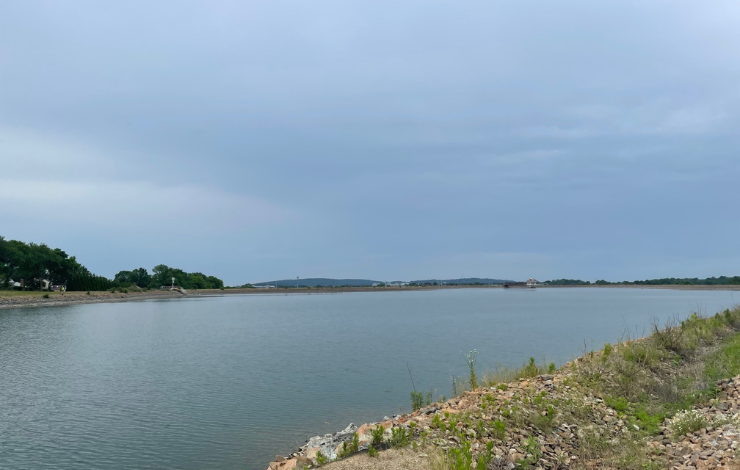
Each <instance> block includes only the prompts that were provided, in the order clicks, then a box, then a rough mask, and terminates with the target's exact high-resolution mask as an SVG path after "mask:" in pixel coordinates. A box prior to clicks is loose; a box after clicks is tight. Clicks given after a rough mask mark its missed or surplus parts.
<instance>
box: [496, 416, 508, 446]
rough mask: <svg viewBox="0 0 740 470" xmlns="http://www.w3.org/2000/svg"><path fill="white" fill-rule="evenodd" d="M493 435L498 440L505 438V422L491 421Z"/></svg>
mask: <svg viewBox="0 0 740 470" xmlns="http://www.w3.org/2000/svg"><path fill="white" fill-rule="evenodd" d="M493 435H494V437H495V438H496V439H498V440H499V441H503V440H504V439H505V438H506V423H505V422H503V421H500V420H498V419H497V420H495V421H494V422H493Z"/></svg>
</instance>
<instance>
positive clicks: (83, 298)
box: [0, 290, 185, 309]
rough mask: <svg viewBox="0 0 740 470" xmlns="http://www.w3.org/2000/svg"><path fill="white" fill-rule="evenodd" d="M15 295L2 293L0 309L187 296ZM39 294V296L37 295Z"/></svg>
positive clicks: (143, 293) (168, 293) (158, 293)
mask: <svg viewBox="0 0 740 470" xmlns="http://www.w3.org/2000/svg"><path fill="white" fill-rule="evenodd" d="M12 294H13V295H3V293H2V292H0V309H2V308H19V307H46V306H48V307H53V306H60V305H73V304H91V303H101V302H127V301H131V300H146V299H167V298H179V297H183V296H184V295H185V294H183V293H180V292H177V291H169V290H166V291H159V290H156V291H144V290H142V291H140V292H139V291H132V290H128V292H126V293H124V292H109V291H102V292H90V294H87V293H86V292H65V293H64V294H62V293H60V292H49V293H48V294H47V295H48V297H47V298H44V297H43V295H42V294H41V293H37V292H33V293H29V294H25V293H21V294H20V295H19V293H12ZM37 294H38V295H37Z"/></svg>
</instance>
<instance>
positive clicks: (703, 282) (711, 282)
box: [543, 276, 740, 286]
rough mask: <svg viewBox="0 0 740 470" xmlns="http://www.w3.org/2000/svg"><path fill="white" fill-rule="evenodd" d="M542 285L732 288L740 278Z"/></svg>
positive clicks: (558, 281) (557, 281)
mask: <svg viewBox="0 0 740 470" xmlns="http://www.w3.org/2000/svg"><path fill="white" fill-rule="evenodd" d="M543 284H547V285H550V286H589V285H597V286H610V285H611V286H615V285H616V286H619V285H626V286H630V285H634V286H668V285H672V286H675V285H678V286H732V285H740V276H732V277H730V276H718V277H708V278H705V279H700V278H696V277H665V278H662V279H646V280H644V281H619V282H609V281H605V280H603V279H599V280H598V281H595V282H591V281H582V280H580V279H554V280H552V281H545V282H544V283H543Z"/></svg>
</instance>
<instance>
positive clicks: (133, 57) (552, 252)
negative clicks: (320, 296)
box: [0, 0, 740, 284]
mask: <svg viewBox="0 0 740 470" xmlns="http://www.w3.org/2000/svg"><path fill="white" fill-rule="evenodd" d="M738 24H740V3H738V2H737V1H736V0H718V1H715V2H710V3H706V2H695V1H677V0H656V1H651V2H644V1H629V0H620V1H599V2H585V1H579V2H575V1H569V0H559V1H557V2H553V1H546V0H543V1H525V2H522V1H500V0H487V1H468V2H453V1H437V0H424V1H414V0H409V1H405V2H398V1H392V2H391V1H385V0H367V1H346V0H319V1H312V2H305V1H287V0H269V1H267V0H265V1H261V0H260V1H213V0H209V1H185V0H178V1H165V0H160V1H156V2H152V1H131V0H128V1H125V2H122V1H121V2H100V1H97V0H91V1H77V0H69V1H48V2H43V1H34V0H24V1H22V2H20V1H15V0H0V235H4V236H5V237H6V238H11V239H20V240H24V241H34V242H45V243H47V244H49V245H51V246H54V247H57V246H58V247H61V248H63V249H65V250H66V251H67V252H68V253H70V254H75V255H77V258H78V260H80V261H81V262H82V263H83V264H85V265H86V266H88V267H89V268H90V269H91V270H93V271H94V272H97V273H100V274H103V275H106V276H113V274H115V273H116V272H117V271H119V270H121V269H132V268H135V267H139V266H144V267H147V268H151V267H153V266H154V265H155V264H159V263H165V264H168V265H171V266H177V267H180V268H183V269H185V270H188V271H202V272H206V273H208V274H215V275H217V276H219V277H222V278H223V279H224V280H225V281H226V283H227V284H240V283H244V282H247V281H260V280H269V279H276V278H290V277H295V276H301V277H314V276H324V277H365V278H375V279H414V278H429V277H453V278H456V277H460V276H466V277H472V276H478V277H507V278H514V279H521V278H526V277H529V276H533V277H537V278H540V279H549V278H560V277H569V278H582V279H591V280H594V279H597V278H605V279H609V280H623V279H643V278H652V277H666V276H681V277H684V276H686V277H694V276H699V277H704V276H713V275H723V274H725V275H736V274H738V273H740V243H739V242H738V234H740V204H738V203H739V202H740V193H739V191H738V187H739V186H740V183H739V182H740V28H738Z"/></svg>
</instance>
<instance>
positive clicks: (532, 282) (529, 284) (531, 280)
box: [527, 277, 540, 287]
mask: <svg viewBox="0 0 740 470" xmlns="http://www.w3.org/2000/svg"><path fill="white" fill-rule="evenodd" d="M539 284H540V283H539V282H537V279H534V278H532V277H530V278H529V279H527V287H537V286H538V285H539Z"/></svg>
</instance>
